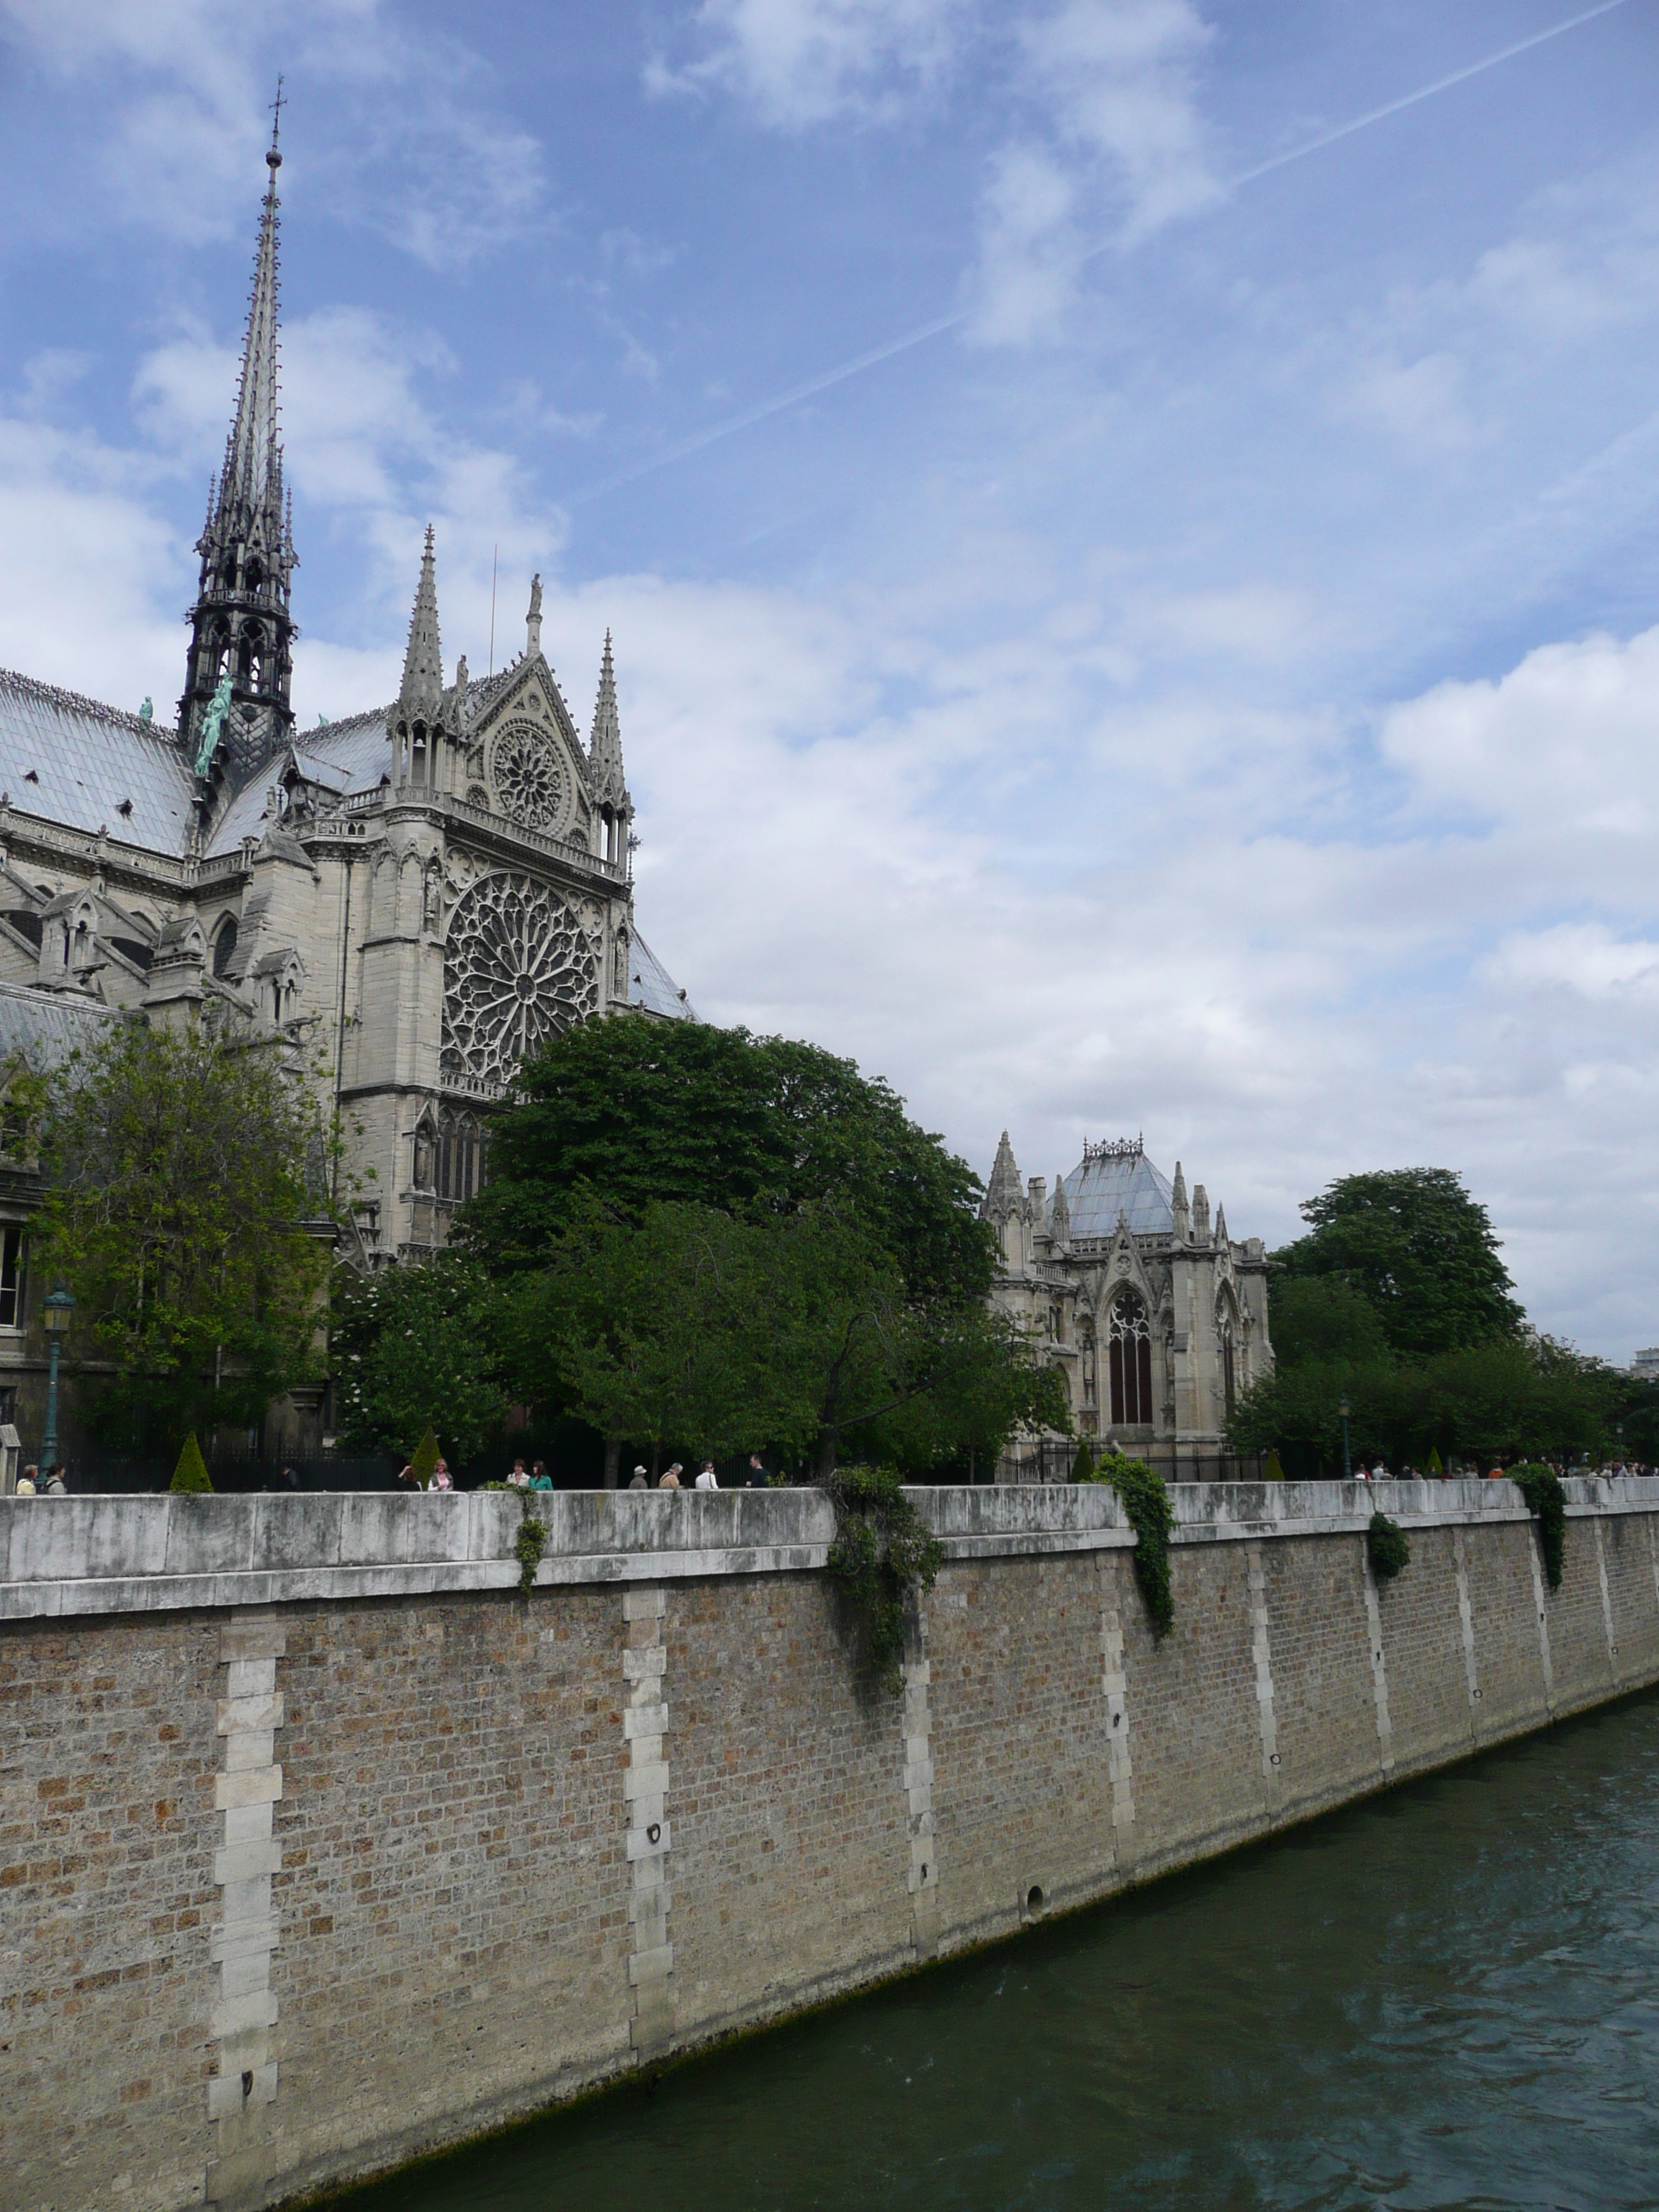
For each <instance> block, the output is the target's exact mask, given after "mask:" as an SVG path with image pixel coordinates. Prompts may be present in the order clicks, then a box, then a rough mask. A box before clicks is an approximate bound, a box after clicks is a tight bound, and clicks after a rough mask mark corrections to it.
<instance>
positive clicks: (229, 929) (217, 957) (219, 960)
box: [213, 914, 236, 979]
mask: <svg viewBox="0 0 1659 2212" xmlns="http://www.w3.org/2000/svg"><path fill="white" fill-rule="evenodd" d="M235 955H236V917H235V915H234V914H228V915H226V916H225V918H224V920H223V921H222V922H221V923H220V925H219V933H218V935H217V936H216V938H215V939H214V940H213V972H214V974H215V975H217V976H219V977H220V978H221V979H223V977H224V975H225V974H226V972H227V971H228V969H229V967H230V963H231V962H232V960H233V959H234V957H235Z"/></svg>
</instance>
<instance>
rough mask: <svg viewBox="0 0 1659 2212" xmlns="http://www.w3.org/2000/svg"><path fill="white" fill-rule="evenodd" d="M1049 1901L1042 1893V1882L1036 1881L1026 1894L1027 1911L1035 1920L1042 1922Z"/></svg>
mask: <svg viewBox="0 0 1659 2212" xmlns="http://www.w3.org/2000/svg"><path fill="white" fill-rule="evenodd" d="M1047 1905H1048V1899H1047V1898H1046V1897H1045V1896H1044V1895H1043V1893H1042V1883H1041V1882H1036V1881H1034V1882H1033V1883H1032V1884H1031V1887H1030V1888H1029V1889H1028V1890H1027V1891H1026V1893H1025V1910H1026V1911H1027V1912H1028V1913H1029V1914H1030V1917H1031V1918H1032V1919H1033V1920H1041V1919H1042V1914H1043V1911H1044V1908H1045V1907H1046V1906H1047Z"/></svg>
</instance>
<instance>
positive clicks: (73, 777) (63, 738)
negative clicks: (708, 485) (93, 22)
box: [0, 137, 691, 1449]
mask: <svg viewBox="0 0 1659 2212" xmlns="http://www.w3.org/2000/svg"><path fill="white" fill-rule="evenodd" d="M265 159H266V161H267V163H268V165H269V185H268V188H267V191H266V193H265V197H264V204H263V208H262V210H261V216H260V222H259V235H258V251H257V253H256V256H255V262H254V274H253V286H252V299H251V302H250V306H249V310H248V317H247V329H246V340H245V343H244V348H243V355H242V363H241V372H240V382H239V386H238V390H237V395H236V405H235V412H234V419H233V421H232V423H231V428H230V434H229V437H228V442H227V445H226V449H225V459H224V465H223V467H222V470H221V471H219V473H218V475H217V477H216V479H215V481H214V483H213V485H212V487H211V490H210V497H209V501H208V508H207V519H206V522H205V525H204V529H203V532H202V536H201V538H200V539H199V541H198V543H197V549H196V550H197V554H198V556H199V559H200V574H199V581H198V586H197V594H196V601H195V605H193V607H192V608H191V611H190V612H189V614H188V616H187V617H186V620H187V622H188V623H189V626H190V635H189V644H188V647H187V651H186V653H185V660H184V665H183V668H182V670H181V675H182V678H183V683H182V688H181V694H180V696H179V702H178V708H177V720H176V723H175V724H174V725H173V726H167V724H166V723H165V722H164V721H163V720H161V718H160V717H158V716H156V715H155V714H154V713H153V710H152V708H151V705H150V702H149V701H148V700H146V701H145V702H143V706H142V708H140V709H139V710H138V711H137V713H132V712H129V711H127V710H126V709H125V708H120V707H115V706H109V705H105V704H102V703H100V702H97V701H95V700H93V699H89V698H84V697H82V696H78V695H76V694H75V693H71V692H69V691H65V690H59V689H58V688H57V687H55V686H54V685H52V684H44V683H40V682H37V681H35V680H34V679H33V678H29V677H27V676H22V675H16V674H12V673H9V672H4V671H0V993H3V997H4V1005H3V1008H0V1012H3V1015H4V1019H3V1022H0V1042H3V1044H4V1046H5V1049H6V1052H7V1054H8V1060H7V1066H6V1067H5V1068H4V1069H0V1086H3V1083H4V1082H5V1081H6V1080H8V1079H9V1074H10V1073H11V1072H14V1071H15V1068H16V1066H18V1065H19V1064H21V1062H22V1061H24V1060H27V1061H28V1062H30V1063H31V1064H32V1065H34V1066H42V1065H50V1064H51V1063H52V1061H53V1060H55V1059H58V1058H61V1056H62V1054H63V1051H64V1049H66V1048H67V1047H66V1046H65V1044H64V1040H65V1038H67V1037H69V1036H72V1035H73V1034H75V1033H76V1024H75V1023H74V1022H72V1021H71V1022H70V1024H68V1026H67V1027H66V1024H65V1020H64V1017H63V1015H62V1014H60V1013H59V1012H58V1011H57V1010H58V1009H59V1008H62V1007H66V1006H73V1007H74V1008H76V1009H77V1010H79V1011H80V1012H81V1013H82V1016H83V1017H84V1018H91V1019H93V1021H94V1025H95V1023H96V1020H97V1019H98V1018H104V1019H107V1018H109V1013H110V1012H113V1011H114V1010H118V1009H130V1010H142V1011H143V1012H144V1013H145V1014H147V1015H148V1016H149V1017H150V1018H152V1019H155V1020H157V1021H161V1022H165V1023H184V1022H188V1021H192V1020H196V1019H199V1018H213V1017H214V1016H215V1015H219V1016H222V1017H226V1018H234V1019H237V1020H238V1021H240V1023H242V1024H251V1025H252V1028H253V1029H254V1030H256V1031H257V1032H263V1033H264V1034H265V1035H267V1036H270V1038H271V1040H272V1041H273V1042H274V1043H277V1044H279V1045H280V1046H282V1047H283V1048H289V1049H291V1050H292V1052H293V1054H294V1056H295V1061H296V1064H297V1063H299V1062H301V1061H303V1063H304V1065H305V1066H307V1067H309V1068H312V1069H313V1070H315V1071H317V1074H318V1079H319V1083H320V1085H321V1086H322V1087H323V1089H324V1091H325V1094H326V1095H325V1097H324V1098H323V1100H322V1101H321V1102H320V1103H322V1105H323V1106H324V1108H325V1109H328V1110H331V1109H334V1108H335V1107H337V1109H338V1111H339V1115H340V1119H341V1125H342V1127H343V1133H344V1136H345V1140H346V1156H345V1160H344V1170H345V1172H346V1174H347V1175H348V1176H350V1177H351V1179H352V1182H351V1186H350V1188H353V1189H355V1191H356V1201H355V1221H354V1224H353V1238H354V1242H353V1249H352V1251H351V1253H350V1254H349V1256H351V1257H354V1258H356V1260H357V1261H359V1263H360V1264H363V1265H374V1264H376V1263H378V1262H380V1261H389V1260H393V1259H396V1258H398V1257H399V1256H403V1255H411V1254H418V1253H421V1252H424V1251H428V1250H431V1249H435V1248H437V1247H438V1246H441V1244H442V1243H444V1242H445V1240H446V1237H447V1234H448V1229H449V1224H450V1220H451V1218H452V1217H453V1213H454V1212H455V1210H456V1208H457V1207H458V1206H459V1205H460V1204H461V1203H462V1202H463V1200H465V1199H466V1198H467V1197H469V1196H470V1195H471V1193H472V1191H473V1190H474V1189H475V1188H477V1184H478V1182H479V1178H480V1176H481V1174H482V1172H483V1135H484V1131H485V1127H486V1125H487V1121H488V1118H489V1112H490V1109H491V1107H492V1105H493V1104H494V1103H495V1102H496V1101H497V1100H499V1099H500V1098H501V1096H502V1094H503V1092H504V1091H505V1089H506V1086H507V1084H508V1082H509V1081H510V1079H511V1078H512V1076H513V1072H514V1070H515V1069H516V1068H517V1066H518V1065H519V1063H520V1060H523V1059H524V1058H525V1057H526V1054H530V1053H532V1052H533V1051H534V1050H535V1049H536V1048H537V1047H538V1045H540V1044H541V1043H542V1042H544V1040H545V1039H546V1038H548V1037H549V1036H551V1035H553V1034H554V1033H555V1032H556V1031H558V1030H561V1029H562V1028H564V1027H565V1026H567V1025H568V1024H570V1023H572V1022H576V1021H582V1020H586V1019H588V1018H592V1017H594V1016H596V1015H601V1014H608V1013H611V1012H617V1011H621V1010H625V1009H632V1010H634V1011H635V1012H641V1013H642V1014H644V1015H646V1016H656V1017H661V1018H670V1019H685V1018H690V1015H691V1008H690V1005H689V1004H688V1002H687V1000H686V995H685V994H684V991H682V990H679V989H678V988H677V987H676V986H675V984H674V983H673V982H672V981H671V979H670V977H669V975H667V973H666V971H665V969H663V968H662V967H661V966H660V964H659V963H658V962H657V960H656V959H655V958H654V957H653V955H652V953H651V951H650V950H649V948H648V946H647V944H646V942H645V940H644V939H643V938H642V937H641V934H640V932H639V928H638V925H637V923H636V921H635V912H634V884H633V880H632V866H631V858H630V855H631V848H632V843H633V837H632V829H633V823H634V802H633V799H632V798H631V797H630V795H629V788H628V782H627V778H626V775H625V774H624V771H623V748H622V732H621V727H620V724H619V721H618V717H617V688H616V678H615V671H614V665H613V660H612V653H611V640H610V638H609V636H608V635H607V637H606V639H605V647H604V652H603V656H602V659H601V661H600V666H599V684H598V696H597V699H596V702H595V706H594V710H593V717H592V724H591V726H590V729H589V732H588V735H587V737H586V740H585V741H584V739H583V738H582V737H581V735H580V732H579V731H578V729H577V726H576V723H575V720H574V717H573V715H572V714H571V711H570V708H569V707H568V703H567V702H566V699H565V696H564V694H563V692H562V690H561V688H560V685H559V684H558V681H557V679H556V677H555V674H554V671H553V670H552V668H551V667H550V665H549V663H548V660H547V659H546V656H545V654H544V652H543V649H542V642H541V590H540V583H539V580H537V581H536V582H535V583H533V584H532V588H531V599H530V611H529V615H528V617H527V622H526V634H525V641H524V649H523V651H522V652H521V653H519V655H518V656H517V658H516V659H513V661H512V662H511V663H510V665H507V666H506V667H503V668H501V669H500V670H499V671H495V672H493V673H492V674H490V675H488V676H486V677H484V678H482V679H479V678H472V677H471V676H469V674H468V671H467V665H466V661H465V658H464V657H463V658H461V659H458V660H457V661H456V662H455V663H454V665H453V666H452V667H448V668H446V666H445V664H444V660H443V655H442V650H441V639H440V631H439V618H438V592H437V563H436V554H435V546H434V543H433V536H432V532H431V531H430V530H429V529H428V532H427V539H426V548H425V551H424V554H423V556H422V562H421V567H420V574H419V578H418V580H417V582H416V589H415V595H414V608H413V612H412V614H411V617H410V626H409V641H408V648H407V652H406V653H405V656H404V671H403V680H402V683H401V684H400V686H399V688H398V696H397V697H396V699H395V700H393V701H392V702H390V703H389V704H388V705H386V706H385V707H381V708H375V709H374V711H373V712H371V713H367V714H353V715H349V716H347V717H344V718H343V719H341V720H336V721H326V720H323V719H322V718H321V717H319V722H318V726H316V727H315V728H313V729H309V730H305V731H301V730H299V729H298V728H296V726H295V719H294V712H293V708H292V705H291V703H290V691H291V684H292V678H293V659H294V645H295V638H296V636H297V635H298V631H297V629H296V626H295V619H294V614H293V605H292V586H293V580H294V574H295V569H296V568H297V567H298V565H299V563H298V560H297V557H296V554H295V544H294V533H293V524H292V506H291V501H290V500H289V496H288V495H287V493H286V491H285V488H284V485H283V447H282V441H281V436H280V432H279V422H278V410H277V363H278V349H277V337H278V324H277V305H278V293H277V273H278V272H277V244H278V200H277V195H276V177H277V171H278V169H279V167H281V163H282V155H281V153H280V151H279V150H278V147H277V144H276V139H275V137H273V139H272V143H271V148H270V152H269V153H268V154H267V155H266V157H265ZM3 1149H4V1146H3V1140H0V1153H3ZM0 1167H3V1161H0ZM30 1199H31V1186H30V1183H29V1179H28V1177H27V1174H26V1173H22V1172H21V1171H20V1172H18V1173H15V1174H13V1175H12V1176H11V1177H10V1180H9V1181H8V1179H7V1176H6V1175H5V1174H4V1173H3V1172H0V1264H3V1267H4V1269H5V1271H6V1275H5V1280H4V1281H3V1282H0V1419H4V1418H5V1417H6V1413H7V1409H8V1407H12V1408H13V1409H14V1410H17V1411H19V1412H20V1417H21V1409H19V1408H17V1407H16V1395H17V1386H16V1383H15V1381H14V1380H12V1379H10V1377H9V1376H8V1372H7V1370H8V1366H9V1365H10V1367H11V1369H12V1370H15V1372H16V1373H18V1374H19V1375H21V1373H22V1372H23V1371H25V1370H33V1369H34V1368H36V1367H38V1366H39V1365H40V1364H41V1363H40V1359H39V1358H38V1357H37V1356H36V1354H37V1353H38V1351H39V1346H38V1345H37V1344H35V1343H34V1342H33V1341H31V1342H29V1343H27V1344H26V1343H25V1341H24V1339H25V1334H26V1331H27V1319H28V1316H30V1315H31V1314H32V1313H33V1312H35V1311H37V1310H38V1300H39V1293H40V1288H41V1287H42V1286H40V1285H28V1284H27V1233H26V1232H27V1214H28V1212H29V1210H30ZM304 1443H305V1439H303V1438H301V1437H295V1438H294V1439H293V1440H292V1443H290V1445H289V1448H290V1449H300V1448H303V1445H304Z"/></svg>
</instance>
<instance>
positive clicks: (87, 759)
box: [0, 669, 191, 854]
mask: <svg viewBox="0 0 1659 2212" xmlns="http://www.w3.org/2000/svg"><path fill="white" fill-rule="evenodd" d="M0 793H4V795H5V797H6V799H7V800H8V802H9V804H10V805H13V806H15V808H16V809H17V811H19V812H20V813H21V814H33V815H38V816H39V817H40V818H41V819H42V820H43V821H46V822H58V823H63V824H64V827H65V828H67V829H83V830H85V831H87V832H88V835H90V836H96V835H97V833H98V832H99V830H100V829H106V830H107V831H108V832H109V834H110V836H112V837H114V838H117V839H118V840H119V841H120V842H122V843H123V844H127V845H142V846H143V847H144V848H146V849H147V850H148V851H150V852H152V853H173V854H182V853H183V851H184V849H185V839H186V836H188V833H189V829H190V821H191V772H190V769H189V766H188V764H187V763H186V762H185V757H184V755H183V754H182V753H181V752H180V751H179V744H178V740H177V738H175V737H174V735H173V732H172V731H171V730H170V729H168V728H167V727H166V726H163V725H161V724H158V723H155V722H149V721H145V720H143V718H142V717H141V716H139V715H137V714H125V713H123V711H122V710H121V708H118V707H106V706H104V705H102V704H101V703H100V702H99V701H98V700H96V699H84V698H82V696H81V695H80V693H79V692H76V691H60V690H58V687H57V686H56V685H55V684H41V683H38V682H37V681H36V680H35V679H34V678H33V677H29V676H19V675H16V674H15V673H14V672H13V671H11V670H9V669H0Z"/></svg>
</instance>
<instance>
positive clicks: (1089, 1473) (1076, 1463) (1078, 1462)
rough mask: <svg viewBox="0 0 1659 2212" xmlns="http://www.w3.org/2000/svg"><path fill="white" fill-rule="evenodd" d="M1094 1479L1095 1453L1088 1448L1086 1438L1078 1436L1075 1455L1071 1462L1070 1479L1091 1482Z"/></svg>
mask: <svg viewBox="0 0 1659 2212" xmlns="http://www.w3.org/2000/svg"><path fill="white" fill-rule="evenodd" d="M1094 1479H1095V1455H1094V1454H1093V1453H1092V1452H1091V1450H1090V1449H1089V1446H1088V1443H1087V1440H1086V1439H1085V1438H1083V1437H1079V1439H1078V1447H1077V1457H1076V1458H1075V1459H1074V1460H1073V1462H1072V1480H1073V1482H1092V1481H1093V1480H1094Z"/></svg>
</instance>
